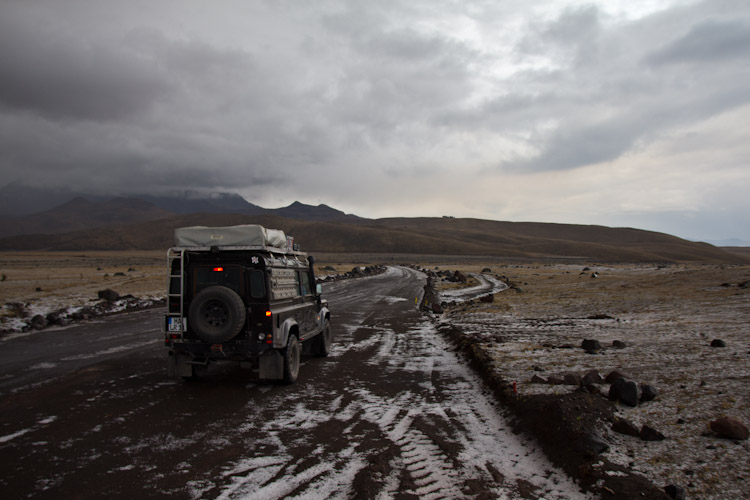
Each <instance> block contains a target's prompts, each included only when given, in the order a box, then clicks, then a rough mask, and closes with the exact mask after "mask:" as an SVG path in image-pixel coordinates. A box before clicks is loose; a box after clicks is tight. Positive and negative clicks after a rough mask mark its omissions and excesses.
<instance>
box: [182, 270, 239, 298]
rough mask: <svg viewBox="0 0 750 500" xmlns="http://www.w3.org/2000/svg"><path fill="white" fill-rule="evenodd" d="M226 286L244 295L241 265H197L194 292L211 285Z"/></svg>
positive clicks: (194, 274) (194, 275) (194, 272)
mask: <svg viewBox="0 0 750 500" xmlns="http://www.w3.org/2000/svg"><path fill="white" fill-rule="evenodd" d="M217 285H218V286H225V287H227V288H231V289H232V290H234V291H235V292H237V293H238V294H239V295H240V296H242V268H241V267H239V266H218V265H213V266H196V267H195V269H194V271H193V293H198V292H200V291H201V290H203V289H204V288H208V287H210V286H217Z"/></svg>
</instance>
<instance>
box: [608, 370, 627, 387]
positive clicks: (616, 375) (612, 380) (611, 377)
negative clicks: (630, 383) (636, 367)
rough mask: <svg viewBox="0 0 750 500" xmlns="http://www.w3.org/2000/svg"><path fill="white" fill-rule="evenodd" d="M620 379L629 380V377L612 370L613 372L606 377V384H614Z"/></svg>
mask: <svg viewBox="0 0 750 500" xmlns="http://www.w3.org/2000/svg"><path fill="white" fill-rule="evenodd" d="M618 378H628V376H627V375H625V374H624V373H622V372H621V371H618V370H612V371H611V372H609V375H607V376H606V377H604V382H606V383H607V384H614V383H615V382H616V381H617V379H618Z"/></svg>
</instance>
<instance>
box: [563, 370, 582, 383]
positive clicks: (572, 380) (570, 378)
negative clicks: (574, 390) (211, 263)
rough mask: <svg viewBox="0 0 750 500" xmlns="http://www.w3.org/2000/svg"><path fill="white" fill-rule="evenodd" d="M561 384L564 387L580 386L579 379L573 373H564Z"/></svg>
mask: <svg viewBox="0 0 750 500" xmlns="http://www.w3.org/2000/svg"><path fill="white" fill-rule="evenodd" d="M563 384H565V385H581V377H579V376H578V375H576V374H575V373H566V374H565V376H564V377H563Z"/></svg>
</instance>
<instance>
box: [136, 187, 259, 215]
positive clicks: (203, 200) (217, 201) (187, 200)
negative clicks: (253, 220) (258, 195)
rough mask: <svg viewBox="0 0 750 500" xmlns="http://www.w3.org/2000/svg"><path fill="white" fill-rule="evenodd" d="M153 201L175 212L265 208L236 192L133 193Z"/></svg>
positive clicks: (240, 211) (254, 211)
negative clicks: (158, 194) (159, 194)
mask: <svg viewBox="0 0 750 500" xmlns="http://www.w3.org/2000/svg"><path fill="white" fill-rule="evenodd" d="M133 197H134V198H140V199H143V200H146V201H148V202H150V203H153V204H154V205H156V206H157V207H159V208H161V209H163V210H167V211H169V212H174V213H176V214H193V213H219V214H257V213H262V212H263V211H264V210H265V209H264V208H262V207H259V206H258V205H253V204H252V203H249V202H248V201H247V200H246V199H245V198H243V197H242V196H240V195H238V194H236V193H210V194H205V193H198V192H195V191H182V192H177V193H171V194H169V195H162V196H154V195H133Z"/></svg>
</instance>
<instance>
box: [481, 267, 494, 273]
mask: <svg viewBox="0 0 750 500" xmlns="http://www.w3.org/2000/svg"><path fill="white" fill-rule="evenodd" d="M491 272H492V269H490V268H489V267H485V268H484V269H482V273H483V274H488V273H491Z"/></svg>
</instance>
